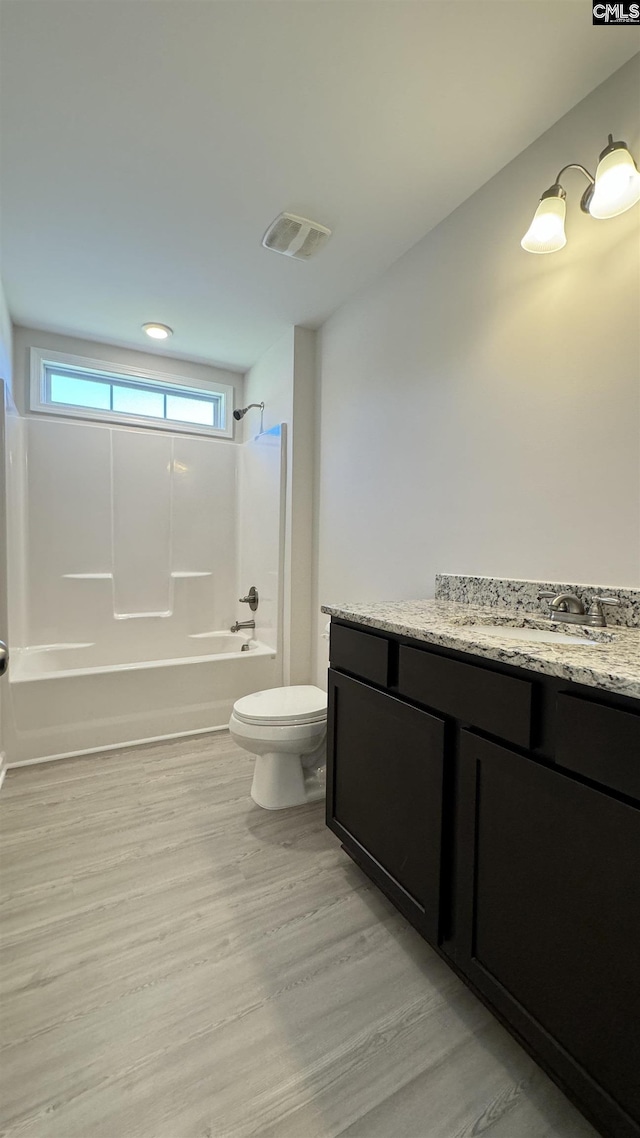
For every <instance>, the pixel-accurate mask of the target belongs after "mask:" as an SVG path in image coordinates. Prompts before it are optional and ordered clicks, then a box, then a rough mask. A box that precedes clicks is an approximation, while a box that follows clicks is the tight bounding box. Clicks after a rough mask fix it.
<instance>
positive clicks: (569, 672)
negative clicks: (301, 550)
mask: <svg viewBox="0 0 640 1138" xmlns="http://www.w3.org/2000/svg"><path fill="white" fill-rule="evenodd" d="M322 611H323V612H324V613H328V614H329V615H330V616H334V617H337V618H338V619H340V620H348V621H351V622H352V623H355V624H362V625H365V626H366V627H368V628H376V629H379V630H380V631H381V632H391V633H396V635H399V636H407V637H410V638H412V639H414V640H422V641H424V642H425V643H426V644H437V645H440V646H441V647H442V648H453V649H456V650H457V651H458V652H469V653H472V654H473V655H475V656H480V657H482V658H483V659H485V660H498V661H500V663H503V664H510V665H511V666H512V667H516V668H527V669H528V670H529V671H532V672H542V673H544V675H547V676H559V677H560V678H561V679H565V680H570V681H572V682H573V683H576V684H585V685H587V686H588V687H593V688H600V689H602V690H603V691H610V692H616V693H618V694H620V695H626V696H631V697H633V698H635V699H640V628H637V627H636V628H629V627H623V626H621V625H617V626H611V627H609V628H606V629H596V628H589V627H588V626H584V625H576V624H560V623H558V624H552V623H551V621H550V620H547V619H544V617H541V614H540V613H539V612H533V613H524V612H522V611H521V610H519V609H517V608H509V607H507V606H506V605H504V606H503V605H500V606H498V605H495V607H494V606H492V605H476V604H472V603H469V602H459V601H453V600H441V599H437V600H432V601H388V602H381V603H369V604H366V603H365V604H344V605H323V606H322ZM483 624H484V625H485V626H486V625H505V626H511V627H518V628H531V629H542V630H545V631H547V632H551V631H554V632H555V633H556V634H560V635H562V636H567V635H570V636H571V637H575V639H576V643H575V645H573V644H567V643H564V642H561V643H558V644H557V645H556V644H548V643H540V642H538V641H530V642H529V641H520V640H517V641H514V640H511V639H509V636H508V634H506V635H505V636H504V637H502V636H501V635H500V633H499V631H491V632H489V631H487V632H483V630H482V626H483Z"/></svg>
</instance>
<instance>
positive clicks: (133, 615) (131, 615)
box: [113, 609, 173, 620]
mask: <svg viewBox="0 0 640 1138" xmlns="http://www.w3.org/2000/svg"><path fill="white" fill-rule="evenodd" d="M157 616H159V617H162V618H163V619H165V620H166V618H167V617H168V616H173V609H167V610H166V612H114V614H113V619H114V620H144V619H145V618H148V617H157Z"/></svg>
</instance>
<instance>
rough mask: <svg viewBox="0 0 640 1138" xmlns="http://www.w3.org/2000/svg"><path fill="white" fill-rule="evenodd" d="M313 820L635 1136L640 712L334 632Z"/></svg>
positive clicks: (596, 1119)
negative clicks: (324, 750)
mask: <svg viewBox="0 0 640 1138" xmlns="http://www.w3.org/2000/svg"><path fill="white" fill-rule="evenodd" d="M327 824H328V826H329V827H330V828H331V829H332V830H333V831H334V833H336V834H337V835H338V837H339V838H340V839H341V841H342V843H343V846H344V848H345V850H346V851H347V852H348V853H349V854H350V855H351V856H352V857H353V858H354V860H355V861H357V862H358V863H359V864H360V866H361V867H362V868H363V869H364V870H365V871H366V872H367V873H368V874H369V875H370V876H371V877H372V878H373V880H374V881H376V883H377V884H378V885H379V886H380V887H381V888H382V889H383V890H384V891H385V892H386V893H387V895H388V896H389V897H390V898H391V900H392V901H393V902H394V903H395V904H396V906H397V907H398V908H399V909H400V910H401V911H402V912H403V913H404V914H405V915H406V916H407V917H408V918H409V920H411V921H412V923H413V924H414V925H415V926H416V927H417V928H418V929H419V930H420V932H421V933H422V934H423V936H425V938H426V939H427V940H429V941H430V943H431V944H432V945H433V946H434V947H435V948H436V949H437V951H438V952H439V953H440V954H441V955H442V956H443V957H444V958H445V959H446V960H448V961H449V963H450V964H452V965H453V967H454V968H455V969H456V970H457V971H458V973H459V974H460V975H461V976H462V977H463V978H464V979H466V980H467V982H468V983H469V984H470V985H471V986H472V987H473V988H474V989H475V991H476V992H477V993H478V994H479V995H480V996H481V997H482V998H483V999H484V1000H486V1002H487V1003H488V1004H489V1005H490V1006H491V1007H492V1008H493V1009H494V1011H495V1012H496V1013H497V1014H498V1015H499V1016H500V1017H501V1018H502V1020H503V1021H504V1022H505V1023H506V1024H507V1026H509V1027H510V1029H511V1030H512V1031H513V1033H514V1034H515V1035H516V1036H517V1038H519V1039H520V1040H521V1042H523V1043H524V1044H525V1046H527V1048H528V1049H529V1050H530V1051H531V1052H532V1053H533V1054H534V1055H535V1057H536V1058H537V1059H538V1060H539V1062H540V1063H541V1064H542V1065H543V1066H544V1067H545V1069H546V1070H547V1071H548V1072H549V1073H550V1074H551V1075H552V1076H553V1077H554V1078H555V1079H556V1080H557V1081H558V1082H559V1083H560V1085H561V1086H562V1087H563V1088H564V1089H565V1090H566V1091H567V1092H568V1093H569V1094H570V1095H571V1096H572V1097H573V1098H574V1100H575V1101H576V1102H577V1103H578V1105H580V1106H581V1107H582V1109H583V1110H584V1112H585V1114H587V1116H588V1117H589V1118H590V1119H591V1121H592V1122H593V1123H594V1124H595V1125H596V1127H598V1128H599V1130H600V1132H601V1133H602V1134H603V1135H605V1138H640V704H639V703H638V701H636V700H630V699H625V698H623V697H619V696H615V695H612V696H608V695H607V693H603V692H599V691H593V692H592V691H591V690H590V689H585V688H584V687H581V688H579V687H577V686H576V685H573V684H571V683H568V682H566V681H562V680H560V679H554V678H551V677H546V676H542V675H539V674H537V673H533V672H526V671H524V670H522V669H518V668H512V667H509V666H507V665H505V664H501V663H496V664H495V665H494V664H493V661H481V660H478V659H477V658H473V657H471V656H470V655H469V654H462V653H456V652H453V651H448V650H446V649H437V648H431V647H430V646H428V645H423V644H420V643H419V642H416V641H410V640H408V639H407V638H404V637H400V636H398V637H394V636H391V635H387V636H385V635H384V634H382V633H380V632H379V631H378V630H369V629H365V628H362V627H358V628H354V627H353V626H350V625H348V624H346V623H342V624H341V623H337V622H336V621H335V620H334V622H333V623H332V636H331V671H330V673H329V722H328V761H327Z"/></svg>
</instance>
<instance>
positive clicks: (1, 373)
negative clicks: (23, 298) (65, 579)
mask: <svg viewBox="0 0 640 1138" xmlns="http://www.w3.org/2000/svg"><path fill="white" fill-rule="evenodd" d="M12 339H13V336H12V327H11V317H10V316H9V309H8V308H7V303H6V300H5V295H4V289H3V287H2V280H1V279H0V640H4V641H7V640H8V639H9V617H8V611H7V609H8V603H7V601H8V598H7V588H8V564H7V562H8V556H7V524H6V466H5V447H6V435H7V434H9V431H10V428H9V427H8V424H7V422H6V420H8V418H9V412H10V409H11V386H12V355H13V343H12ZM6 687H7V680H6V679H5V680H4V681H3V682H2V684H0V722H1V721H2V719H3V718H4V717H5V716H6V703H7V693H6ZM3 704H4V705H5V707H4V708H3ZM4 766H5V757H4V749H3V733H2V728H1V726H0V778H2V777H3V772H4Z"/></svg>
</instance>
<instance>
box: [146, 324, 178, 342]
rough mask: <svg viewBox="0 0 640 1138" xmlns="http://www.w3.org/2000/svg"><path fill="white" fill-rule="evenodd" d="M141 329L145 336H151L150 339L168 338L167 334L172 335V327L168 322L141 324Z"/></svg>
mask: <svg viewBox="0 0 640 1138" xmlns="http://www.w3.org/2000/svg"><path fill="white" fill-rule="evenodd" d="M142 330H143V332H146V333H147V336H151V339H152V340H168V339H169V336H173V328H170V327H169V325H168V324H143V325H142Z"/></svg>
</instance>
